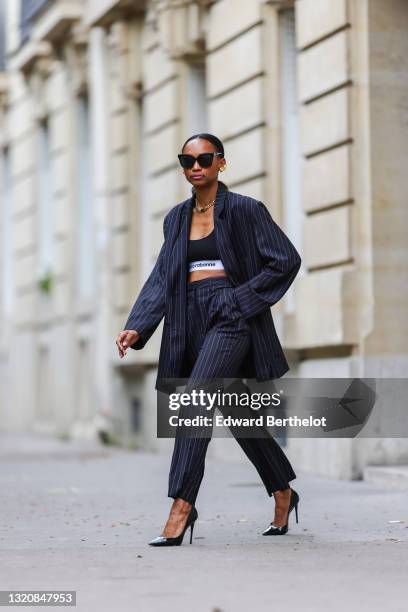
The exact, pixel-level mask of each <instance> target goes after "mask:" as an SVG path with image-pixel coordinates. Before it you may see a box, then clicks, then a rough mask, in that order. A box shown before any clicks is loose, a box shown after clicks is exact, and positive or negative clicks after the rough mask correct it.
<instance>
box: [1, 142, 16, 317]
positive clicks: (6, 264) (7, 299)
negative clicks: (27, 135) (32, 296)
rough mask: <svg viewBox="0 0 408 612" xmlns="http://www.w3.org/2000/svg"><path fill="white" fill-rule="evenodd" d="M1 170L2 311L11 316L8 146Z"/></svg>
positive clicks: (10, 200) (11, 284)
mask: <svg viewBox="0 0 408 612" xmlns="http://www.w3.org/2000/svg"><path fill="white" fill-rule="evenodd" d="M1 170H2V172H1V188H2V189H1V191H2V198H1V199H2V218H1V229H2V232H1V246H2V249H1V260H2V275H1V277H2V291H1V294H2V297H3V299H2V302H3V303H2V311H3V314H4V316H5V317H10V316H11V312H12V305H13V282H12V280H13V279H12V264H13V261H12V242H11V237H12V234H13V232H12V193H11V166H10V153H9V149H8V147H6V148H4V149H3V155H2V169H1Z"/></svg>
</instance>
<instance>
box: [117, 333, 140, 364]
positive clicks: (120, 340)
mask: <svg viewBox="0 0 408 612" xmlns="http://www.w3.org/2000/svg"><path fill="white" fill-rule="evenodd" d="M138 339H139V333H138V332H137V331H133V330H126V329H125V330H124V331H121V332H120V333H119V334H118V337H117V338H116V346H117V347H118V351H119V357H121V358H122V357H124V356H125V355H126V351H127V349H128V348H129V346H131V345H132V344H134V342H136V341H137V340H138Z"/></svg>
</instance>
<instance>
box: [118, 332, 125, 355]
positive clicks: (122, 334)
mask: <svg viewBox="0 0 408 612" xmlns="http://www.w3.org/2000/svg"><path fill="white" fill-rule="evenodd" d="M126 337H127V332H126V331H122V332H120V334H119V335H118V337H117V338H116V346H117V347H118V351H119V357H121V358H122V357H124V356H125V355H126V348H127V345H126V347H125V345H124V342H125V340H126Z"/></svg>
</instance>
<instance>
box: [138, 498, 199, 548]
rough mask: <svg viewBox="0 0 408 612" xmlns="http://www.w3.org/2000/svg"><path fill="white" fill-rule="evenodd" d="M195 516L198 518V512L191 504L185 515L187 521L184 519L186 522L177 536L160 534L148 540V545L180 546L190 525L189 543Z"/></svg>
mask: <svg viewBox="0 0 408 612" xmlns="http://www.w3.org/2000/svg"><path fill="white" fill-rule="evenodd" d="M197 518H198V512H197V510H196V507H195V506H193V507H192V508H191V510H190V513H189V515H188V516H187V521H186V524H185V525H184V529H183V531H182V532H181V533H180V534H179V535H178V536H175V537H173V538H169V537H167V536H162V535H160V536H157V538H154V539H153V540H150V542H149V544H150V546H180V544H181V543H182V542H183V538H184V534H185V533H186V531H187V529H188V528H189V527H190V544H192V540H193V529H194V523H195V522H196V520H197Z"/></svg>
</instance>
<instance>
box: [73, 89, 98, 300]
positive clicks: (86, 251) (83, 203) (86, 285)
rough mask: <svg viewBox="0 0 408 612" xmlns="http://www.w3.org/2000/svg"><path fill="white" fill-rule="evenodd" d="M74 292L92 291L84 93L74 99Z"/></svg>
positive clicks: (88, 149) (89, 293) (89, 177)
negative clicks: (75, 211) (75, 189)
mask: <svg viewBox="0 0 408 612" xmlns="http://www.w3.org/2000/svg"><path fill="white" fill-rule="evenodd" d="M76 124H77V138H76V145H77V151H76V162H77V185H76V186H77V218H76V223H77V227H76V235H77V247H78V248H77V275H76V278H77V291H78V295H79V296H80V297H90V296H92V295H93V293H94V281H95V275H94V265H93V264H94V262H93V243H94V240H93V233H94V226H93V218H92V215H93V190H92V172H91V145H90V142H91V139H90V123H89V101H88V95H87V94H86V93H84V94H81V95H79V96H78V98H77V122H76Z"/></svg>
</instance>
